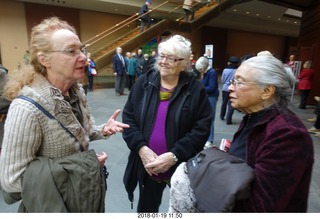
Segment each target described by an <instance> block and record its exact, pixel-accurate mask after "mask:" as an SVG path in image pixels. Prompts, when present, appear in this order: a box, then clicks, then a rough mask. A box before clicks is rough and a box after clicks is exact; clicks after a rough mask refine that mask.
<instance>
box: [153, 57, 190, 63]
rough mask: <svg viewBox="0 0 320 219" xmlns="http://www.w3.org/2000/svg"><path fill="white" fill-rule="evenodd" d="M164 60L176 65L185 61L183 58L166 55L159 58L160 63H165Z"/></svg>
mask: <svg viewBox="0 0 320 219" xmlns="http://www.w3.org/2000/svg"><path fill="white" fill-rule="evenodd" d="M164 59H166V60H167V62H168V63H176V62H178V61H182V60H184V59H182V58H174V57H173V56H166V55H160V56H158V60H159V61H163V60H164Z"/></svg>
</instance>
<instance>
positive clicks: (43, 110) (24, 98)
mask: <svg viewBox="0 0 320 219" xmlns="http://www.w3.org/2000/svg"><path fill="white" fill-rule="evenodd" d="M17 98H20V99H23V100H26V101H29V102H30V103H33V104H34V105H35V106H36V107H37V108H38V109H39V110H41V111H42V112H43V113H44V114H45V115H46V116H48V117H49V118H50V119H54V120H56V121H57V122H58V123H59V125H60V126H61V127H62V128H63V129H64V130H65V131H66V132H67V133H68V134H69V135H70V136H71V137H72V138H74V139H75V140H76V141H77V142H79V141H78V139H77V138H76V137H75V136H74V135H73V134H72V133H71V132H70V131H69V129H67V128H66V127H65V126H64V125H63V124H62V123H61V122H60V121H59V120H57V119H56V118H55V117H54V116H53V115H52V114H51V113H49V112H48V111H47V110H46V109H45V108H43V107H42V106H41V105H40V104H39V103H37V102H36V101H35V100H33V99H31V98H30V97H27V96H23V95H20V96H18V97H17ZM79 143H80V142H79ZM80 150H81V151H84V148H83V146H82V145H81V144H80Z"/></svg>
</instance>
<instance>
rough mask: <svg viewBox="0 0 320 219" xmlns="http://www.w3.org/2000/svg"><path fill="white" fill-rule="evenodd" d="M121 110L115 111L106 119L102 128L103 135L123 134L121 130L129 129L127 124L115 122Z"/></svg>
mask: <svg viewBox="0 0 320 219" xmlns="http://www.w3.org/2000/svg"><path fill="white" fill-rule="evenodd" d="M120 112H121V110H120V109H117V110H116V111H115V112H114V113H113V115H112V116H111V117H110V118H109V119H108V121H107V123H106V125H105V126H104V127H103V131H102V133H103V135H107V136H110V135H113V134H116V133H117V132H123V129H125V128H130V126H129V125H128V124H125V123H122V122H118V121H117V120H116V118H117V116H118V115H119V114H120Z"/></svg>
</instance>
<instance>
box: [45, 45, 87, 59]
mask: <svg viewBox="0 0 320 219" xmlns="http://www.w3.org/2000/svg"><path fill="white" fill-rule="evenodd" d="M51 52H61V53H64V54H66V55H68V56H70V57H76V56H79V55H80V53H81V52H82V53H83V54H84V55H85V54H86V53H87V51H86V47H85V46H81V47H80V49H76V48H68V49H65V50H53V51H51Z"/></svg>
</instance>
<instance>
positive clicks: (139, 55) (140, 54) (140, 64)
mask: <svg viewBox="0 0 320 219" xmlns="http://www.w3.org/2000/svg"><path fill="white" fill-rule="evenodd" d="M143 60H144V57H143V52H142V49H138V51H137V62H138V69H137V71H138V77H140V76H141V75H142V68H143Z"/></svg>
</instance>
